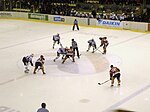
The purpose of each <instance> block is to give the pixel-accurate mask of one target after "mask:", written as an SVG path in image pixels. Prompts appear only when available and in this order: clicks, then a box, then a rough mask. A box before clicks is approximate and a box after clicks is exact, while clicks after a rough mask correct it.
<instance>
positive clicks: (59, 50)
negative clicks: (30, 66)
mask: <svg viewBox="0 0 150 112" xmlns="http://www.w3.org/2000/svg"><path fill="white" fill-rule="evenodd" d="M65 54H66V50H65V48H63V47H61V48H59V49H58V50H57V57H56V58H55V59H54V60H53V61H54V62H55V61H56V59H58V58H59V57H60V55H62V59H63V57H64V55H65Z"/></svg>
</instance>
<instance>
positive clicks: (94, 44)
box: [87, 39, 96, 53]
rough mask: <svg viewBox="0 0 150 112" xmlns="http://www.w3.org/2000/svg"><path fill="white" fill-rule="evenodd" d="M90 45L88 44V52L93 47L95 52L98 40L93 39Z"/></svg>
mask: <svg viewBox="0 0 150 112" xmlns="http://www.w3.org/2000/svg"><path fill="white" fill-rule="evenodd" d="M88 43H89V45H88V50H87V52H88V51H89V50H90V48H91V47H93V52H92V53H94V50H95V49H96V42H95V41H94V39H91V40H89V41H88Z"/></svg>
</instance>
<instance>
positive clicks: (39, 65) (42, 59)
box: [33, 55, 46, 74]
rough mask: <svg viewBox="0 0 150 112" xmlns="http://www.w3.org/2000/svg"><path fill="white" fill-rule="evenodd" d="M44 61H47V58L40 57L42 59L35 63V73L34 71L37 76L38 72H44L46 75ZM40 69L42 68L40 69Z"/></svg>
mask: <svg viewBox="0 0 150 112" xmlns="http://www.w3.org/2000/svg"><path fill="white" fill-rule="evenodd" d="M44 61H45V58H44V56H43V55H41V56H40V58H38V59H37V61H36V62H35V68H34V71H33V74H36V70H37V69H38V70H40V69H41V70H42V72H43V74H46V73H45V72H44ZM39 67H40V68H39Z"/></svg>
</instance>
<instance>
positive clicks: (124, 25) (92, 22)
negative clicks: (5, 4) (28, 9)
mask: <svg viewBox="0 0 150 112" xmlns="http://www.w3.org/2000/svg"><path fill="white" fill-rule="evenodd" d="M0 18H8V19H9V18H14V19H28V20H31V19H32V20H42V21H46V22H53V23H61V24H71V25H72V24H73V22H74V20H75V19H77V20H78V23H79V25H85V26H95V27H105V28H115V29H120V28H121V29H126V30H136V31H150V23H142V22H131V21H115V20H103V19H101V20H97V19H91V18H79V17H70V16H59V15H47V14H39V13H23V12H6V11H0Z"/></svg>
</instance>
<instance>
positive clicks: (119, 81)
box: [117, 73, 121, 85]
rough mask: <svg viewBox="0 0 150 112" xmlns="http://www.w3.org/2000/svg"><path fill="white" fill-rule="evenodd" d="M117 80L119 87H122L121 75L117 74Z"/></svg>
mask: <svg viewBox="0 0 150 112" xmlns="http://www.w3.org/2000/svg"><path fill="white" fill-rule="evenodd" d="M117 80H118V85H120V83H121V80H120V73H118V74H117Z"/></svg>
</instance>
